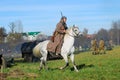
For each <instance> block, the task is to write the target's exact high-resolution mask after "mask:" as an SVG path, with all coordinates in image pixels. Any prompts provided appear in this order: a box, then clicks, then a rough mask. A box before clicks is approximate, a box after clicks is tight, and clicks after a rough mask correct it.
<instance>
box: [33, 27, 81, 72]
mask: <svg viewBox="0 0 120 80" xmlns="http://www.w3.org/2000/svg"><path fill="white" fill-rule="evenodd" d="M79 35H80V31H79V28H78V27H71V28H69V29H68V30H67V31H66V34H65V36H64V42H63V46H62V48H61V53H60V54H61V56H62V57H63V59H64V60H65V62H66V64H65V66H63V67H60V69H64V68H66V67H67V66H68V65H69V63H68V56H69V55H70V59H71V61H72V64H73V66H74V69H75V71H77V72H78V69H77V67H76V65H75V62H74V54H73V53H74V46H73V45H74V40H75V39H74V38H75V37H76V36H79ZM48 42H49V40H46V41H43V42H40V43H39V44H38V45H36V46H35V47H34V49H33V54H34V56H36V57H39V58H40V60H41V63H40V69H41V68H42V65H44V67H46V61H47V54H48V51H47V50H46V48H47V44H48Z"/></svg>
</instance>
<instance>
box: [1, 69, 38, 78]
mask: <svg viewBox="0 0 120 80" xmlns="http://www.w3.org/2000/svg"><path fill="white" fill-rule="evenodd" d="M37 76H38V75H37V74H35V73H25V72H23V71H22V70H20V69H15V70H12V71H10V72H9V73H0V80H6V79H7V77H9V78H19V79H21V78H24V77H26V78H33V79H35V78H37Z"/></svg>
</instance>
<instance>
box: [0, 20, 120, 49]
mask: <svg viewBox="0 0 120 80" xmlns="http://www.w3.org/2000/svg"><path fill="white" fill-rule="evenodd" d="M8 26H9V28H10V32H9V33H8V34H7V33H6V29H5V28H4V26H0V43H3V42H4V41H5V37H7V40H8V42H11V41H12V42H15V41H20V40H22V34H21V33H22V32H23V25H22V22H21V21H20V20H18V21H15V22H10V23H9V25H8ZM7 35H8V36H7ZM83 35H84V36H82V37H79V38H76V42H75V45H76V46H77V47H78V46H79V45H81V46H84V47H85V46H86V47H89V46H90V42H91V40H92V39H94V38H96V39H97V40H98V41H99V40H100V39H101V38H102V39H103V40H104V41H106V42H107V41H110V40H111V42H112V43H113V44H114V45H120V20H117V21H113V22H112V25H111V28H110V29H109V30H106V29H104V28H102V29H100V30H98V32H97V33H95V34H91V36H92V37H89V36H88V35H89V34H88V29H86V28H85V29H84V30H83Z"/></svg>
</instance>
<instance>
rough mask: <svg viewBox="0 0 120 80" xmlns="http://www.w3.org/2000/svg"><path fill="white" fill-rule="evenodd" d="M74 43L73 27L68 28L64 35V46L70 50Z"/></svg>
mask: <svg viewBox="0 0 120 80" xmlns="http://www.w3.org/2000/svg"><path fill="white" fill-rule="evenodd" d="M73 44H74V36H73V34H72V28H70V29H68V30H67V33H66V34H65V36H64V43H63V48H65V49H67V50H70V49H71V48H72V47H73Z"/></svg>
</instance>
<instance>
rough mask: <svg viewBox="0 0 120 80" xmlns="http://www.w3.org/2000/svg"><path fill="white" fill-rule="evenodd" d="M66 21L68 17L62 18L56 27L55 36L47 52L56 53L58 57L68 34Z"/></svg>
mask: <svg viewBox="0 0 120 80" xmlns="http://www.w3.org/2000/svg"><path fill="white" fill-rule="evenodd" d="M66 21H67V17H65V16H62V18H61V19H60V22H59V23H58V24H57V25H56V29H55V31H54V33H53V36H52V37H51V40H50V42H49V43H48V45H47V51H49V52H50V53H56V55H58V54H60V53H61V48H62V44H63V39H64V35H65V33H66V29H68V27H67V24H66Z"/></svg>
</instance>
